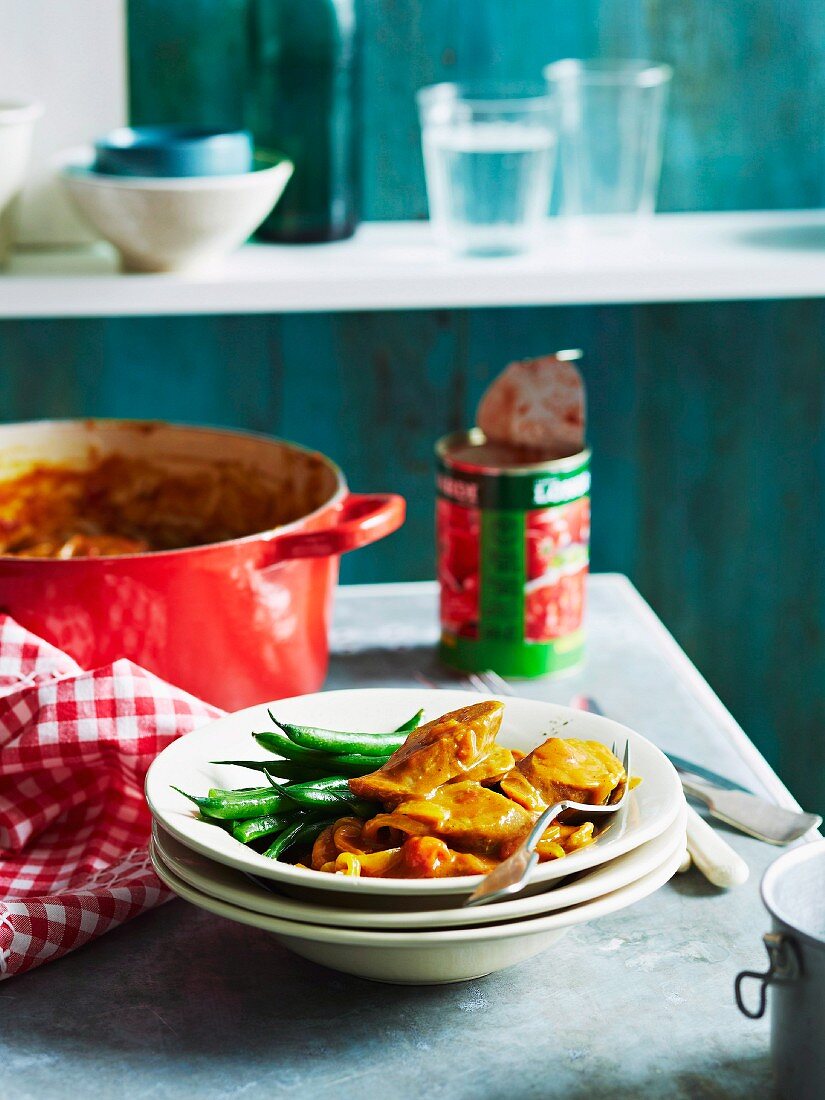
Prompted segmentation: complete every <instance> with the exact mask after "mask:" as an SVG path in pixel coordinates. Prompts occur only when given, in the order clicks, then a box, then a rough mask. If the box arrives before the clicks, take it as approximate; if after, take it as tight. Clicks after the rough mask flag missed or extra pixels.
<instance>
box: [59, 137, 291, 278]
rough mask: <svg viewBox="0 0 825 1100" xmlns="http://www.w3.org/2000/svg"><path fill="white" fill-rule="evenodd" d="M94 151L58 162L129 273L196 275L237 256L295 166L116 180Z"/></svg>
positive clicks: (74, 195) (287, 163)
mask: <svg viewBox="0 0 825 1100" xmlns="http://www.w3.org/2000/svg"><path fill="white" fill-rule="evenodd" d="M93 163H94V150H93V149H92V148H91V147H82V148H79V149H72V150H69V151H68V152H66V153H64V154H62V156H61V158H60V179H61V180H62V182H63V186H64V187H65V188H66V190H67V191H68V193H69V195H70V196H71V198H72V201H73V202H74V204H75V206H76V207H77V209H78V210H79V212H80V214H81V215H82V216H83V217H84V218H85V220H86V221H87V222H88V223H89V225H90V226H91V227H92V229H94V230H95V231H96V232H97V233H99V234H100V236H101V237H103V238H104V239H105V240H107V241H109V242H110V243H111V244H113V245H114V246H115V248H117V249H118V251H119V252H120V255H121V259H122V263H123V268H124V270H126V271H146V272H148V271H193V270H201V269H205V268H209V267H211V266H212V265H214V264H215V263H216V262H217V261H219V260H221V259H223V257H224V256H226V255H227V254H228V253H230V252H232V251H234V249H236V248H237V247H238V246H239V245H241V244H243V242H244V241H245V240H246V239H247V238H248V237H249V235H250V234H251V233H252V232H253V231H254V230H255V229H256V228H257V227H258V226H259V225H260V224H261V222H262V221H263V220H264V218H265V217H266V216H267V214H268V213H269V212H270V210H271V209H272V208H273V206H274V205H275V203H276V202H277V201H278V199H279V198H280V197H281V194H282V193H283V190H284V188H285V187H286V185H287V183H288V182H289V178H290V176H291V175H292V164H291V162H290V161H288V160H280V161H278V162H277V163H275V164H271V165H265V166H262V167H256V168H255V169H254V170H253V171H251V172H244V173H242V174H240V175H235V176H180V177H148V176H111V175H105V174H103V173H100V172H95V171H94V170H93V168H92V164H93Z"/></svg>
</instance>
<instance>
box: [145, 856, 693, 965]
mask: <svg viewBox="0 0 825 1100" xmlns="http://www.w3.org/2000/svg"><path fill="white" fill-rule="evenodd" d="M150 851H151V854H152V862H153V864H154V866H155V870H156V871H157V873H158V875H159V877H160V878H161V879H162V880H163V882H165V883H166V885H167V886H169V888H170V889H172V890H173V891H174V892H175V893H176V894H178V895H179V896H180V897H182V898H184V899H185V900H186V901H189V902H191V903H192V904H193V905H196V906H198V907H199V908H201V909H205V910H206V911H207V912H209V913H214V914H215V915H216V916H219V917H225V918H226V919H227V920H232V921H236V922H238V923H239V924H246V925H249V926H251V927H253V928H259V929H262V930H263V931H266V932H271V933H272V934H273V935H274V936H275V937H276V939H277V940H278V941H279V942H280V943H281V944H283V946H284V947H286V948H288V949H289V950H290V951H293V952H294V953H295V954H296V955H301V956H302V957H303V958H305V959H310V960H311V961H312V962H316V963H320V964H321V965H322V966H327V967H329V968H330V969H332V970H340V971H342V972H343V973H345V974H355V975H357V976H358V977H361V978H370V979H372V980H373V981H379V982H391V983H394V984H400V985H441V984H445V983H448V982H462V981H468V980H470V979H471V978H480V977H483V976H484V975H485V974H492V973H493V972H494V971H496V970H504V969H506V968H507V967H509V966H515V965H516V963H520V962H523V961H524V960H525V959H529V958H532V957H533V956H534V955H538V954H540V953H541V952H542V951H545V950H547V948H549V947H551V946H552V945H553V944H554V943H555V941H556V940H558V939H559V938H560V937H561V936H562V935H563V934H564V932H565V931H566V930H567V929H568V928H570V927H572V926H573V925H576V924H584V923H587V922H588V921H592V920H595V919H596V918H598V917H602V916H606V915H607V914H609V913H615V912H617V911H618V910H620V909H624V908H626V907H627V906H629V905H634V904H636V903H637V902H639V901H641V900H642V899H643V898H645V897H647V896H648V895H650V894H652V893H654V892H655V891H656V890H658V889H659V888H660V887H662V886H664V884H665V883H666V882H667V881H668V880H669V879H670V878H671V877H672V876H673V874H674V873H675V871H676V868H677V867H678V865H679V863H680V861H681V858H682V850H681V847H679V848H678V849H677V850H675V851H674V853H673V854H672V855H671V856H669V857H668V858H667V859H666V860H663V862H662V863H661V864H660V865H659V866H658V867H656V868H654V869H653V870H651V871H649V872H648V873H647V874H646V875H643V876H642V877H641V878H639V879H637V880H636V881H635V882H632V883H630V884H629V885H627V886H624V887H622V888H620V889H618V890H614V891H613V892H612V893H609V894H605V895H603V896H602V897H600V898H597V899H595V900H593V901H591V902H586V903H584V904H582V905H576V906H573V907H571V908H569V909H562V910H560V911H559V912H555V913H549V914H546V915H543V916H537V917H532V918H527V919H524V920H514V921H505V922H503V923H498V924H485V925H481V926H478V927H475V928H449V929H440V930H437V931H421V930H413V931H395V932H385V931H376V930H374V929H353V928H333V927H329V926H324V925H318V924H306V923H302V922H300V921H290V920H283V919H281V918H278V917H269V916H264V915H263V914H261V913H254V912H252V911H251V910H250V909H242V908H241V907H240V906H236V905H232V904H230V903H229V902H225V901H220V900H219V899H217V898H214V897H212V896H211V895H209V894H205V893H202V892H201V891H200V890H196V889H195V887H193V886H190V885H188V884H187V883H186V882H184V881H183V879H181V878H180V877H179V876H178V875H176V874H175V873H174V871H172V870H171V868H170V867H169V866H168V865H167V864H166V863H165V862H164V860H163V858H162V856H161V855H160V853H159V852H158V851H157V849H156V848H155V845H154V843H152V844H151V846H150Z"/></svg>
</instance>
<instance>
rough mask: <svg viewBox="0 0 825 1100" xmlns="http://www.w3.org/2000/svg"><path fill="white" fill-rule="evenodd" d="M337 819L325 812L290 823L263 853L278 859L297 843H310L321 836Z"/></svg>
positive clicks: (269, 857) (268, 857)
mask: <svg viewBox="0 0 825 1100" xmlns="http://www.w3.org/2000/svg"><path fill="white" fill-rule="evenodd" d="M335 820H336V819H335V818H334V817H330V816H329V814H324V815H323V816H322V817H320V818H319V817H318V816H316V815H313V816H312V817H311V818H307V819H304V820H303V821H296V822H295V823H294V824H293V825H288V826H287V827H286V829H284V831H283V832H282V833H280V834H279V835H278V836H277V837H276V838H275V840H274V841H273V842H272V844H270V846H269V847H268V848H267V849H266V851H265V852H264V853H263V854H264V855H265V856H266V857H267V859H277V858H278V857H279V856H280V855H281V853H282V852H285V851H286V849H287V848H292V847H294V846H295V845H297V844H309V843H310V841H314V840H315V839H316V838H317V837H319V836H320V835H321V833H322V832H323V831H324V829H326V827H327V826H328V825H332V824H333V822H334V821H335Z"/></svg>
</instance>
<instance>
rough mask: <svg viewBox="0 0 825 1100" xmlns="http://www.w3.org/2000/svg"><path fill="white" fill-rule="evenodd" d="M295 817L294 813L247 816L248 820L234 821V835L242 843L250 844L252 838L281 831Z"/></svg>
mask: <svg viewBox="0 0 825 1100" xmlns="http://www.w3.org/2000/svg"><path fill="white" fill-rule="evenodd" d="M294 817H295V814H294V813H283V814H264V815H263V816H262V817H250V818H247V820H246V821H235V822H233V823H232V835H233V836H234V838H235V839H236V840H239V841H240V842H241V844H249V842H250V841H251V840H259V839H260V838H261V837H265V836H270V835H271V834H272V833H277V832H280V831H281V830H282V829H283V828H284V826H285V825H288V824H289V823H290V822H291V821H292V820H293V819H294Z"/></svg>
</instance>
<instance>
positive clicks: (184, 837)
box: [146, 689, 686, 984]
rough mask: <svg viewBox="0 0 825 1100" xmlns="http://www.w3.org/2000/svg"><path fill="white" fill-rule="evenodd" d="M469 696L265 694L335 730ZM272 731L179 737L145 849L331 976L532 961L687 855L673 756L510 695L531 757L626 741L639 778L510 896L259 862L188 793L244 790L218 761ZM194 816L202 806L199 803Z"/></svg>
mask: <svg viewBox="0 0 825 1100" xmlns="http://www.w3.org/2000/svg"><path fill="white" fill-rule="evenodd" d="M478 698H479V697H478V696H477V695H474V694H472V693H468V692H460V691H427V690H423V689H421V690H419V689H414V690H409V689H357V690H352V691H336V692H324V693H320V694H317V695H305V696H302V697H300V698H296V699H287V700H280V701H278V702H277V703H272V704H270V706H271V707H272V708H273V711H274V713H275V715H276V716H277V717H278V719H279V720H283V721H285V722H294V723H300V724H305V725H315V726H321V727H326V728H329V729H353V730H354V729H358V730H364V731H376V732H377V731H384V730H387V729H392V728H395V727H396V726H398V725H399V724H400V723H401V722H402V721H404V719H406V718H408V717H409V715H410V714H412V713H414V712H415V711H416V710H417V709H418V708H419V707H423V708H424V721H428V720H430V719H432V718H436V717H438V716H439V715H441V714H443V713H445V712H446V711H449V710H454V709H456V708H457V707H460V706H467V705H469V704H470V703H473V702H478ZM269 728H271V721H270V719H269V717H268V715H267V712H266V706H263V705H262V706H259V707H251V708H249V709H248V710H244V711H240V712H238V713H237V714H232V715H229V716H228V717H226V718H222V719H220V720H218V721H216V722H214V723H212V724H210V725H208V726H205V727H203V728H202V729H200V730H197V731H195V732H194V733H191V734H189V735H188V736H186V737H183V738H181V739H180V740H179V741H176V742H174V743H173V744H172V745H170V746H169V747H168V748H167V749H166V750H164V752H162V753H161V754H160V756H158V758H157V759H156V760H155V762H154V764H153V765H152V767H151V768H150V770H149V774H148V776H147V779H146V796H147V800H148V802H149V806H150V808H151V811H152V814H153V817H154V831H153V837H152V858H153V861H154V864H155V868H156V870H157V872H158V875H159V876H160V877H161V879H163V881H164V882H165V883H166V884H167V885H168V886H169V887H171V889H172V890H174V891H175V893H177V894H179V895H180V896H181V897H182V898H185V899H186V900H187V901H190V902H192V903H193V904H194V905H197V906H199V907H200V908H202V909H206V910H208V911H209V912H211V913H215V914H217V915H218V916H221V917H226V918H227V919H228V920H234V921H238V922H239V923H241V924H247V925H251V926H252V927H254V928H260V929H263V930H265V931H267V932H271V933H272V934H273V935H274V936H275V937H276V938H277V939H278V940H279V941H280V942H281V943H282V944H283V945H284V946H285V947H287V948H289V949H290V950H291V951H294V952H295V953H296V954H298V955H302V956H303V957H304V958H307V959H311V960H313V961H314V962H317V963H321V964H323V965H324V966H328V967H331V968H332V969H335V970H341V971H344V972H346V973H350V974H357V975H359V976H361V977H364V978H372V979H374V980H377V981H385V982H399V983H410V984H433V983H441V982H455V981H463V980H467V979H469V978H475V977H480V976H481V975H484V974H489V973H491V972H492V971H495V970H502V969H504V968H505V967H507V966H512V965H514V964H515V963H518V962H521V961H522V960H524V959H527V958H530V957H531V956H533V955H537V954H538V953H539V952H542V951H544V950H545V949H547V948H548V947H550V945H551V944H553V943H554V942H555V941H556V940H557V939H558V938H559V937H560V936H562V935H563V933H564V932H565V931H566V929H568V928H570V927H572V926H573V925H576V924H583V923H586V922H588V921H592V920H595V919H597V918H598V917H601V916H604V915H606V914H608V913H615V912H616V911H617V910H619V909H624V908H626V907H627V906H629V905H634V904H636V903H637V902H640V901H642V899H644V898H646V897H648V896H649V895H650V894H652V893H653V892H654V891H656V890H658V889H659V888H660V887H661V886H663V885H664V884H665V883H666V882H667V881H668V880H669V879H670V878H671V876H672V875H673V874H674V872H675V870H676V868H677V867H678V865H679V863H680V862H681V859H682V855H683V853H684V849H685V820H686V807H685V800H684V796H683V794H682V788H681V784H680V782H679V779H678V776H677V775H676V772H675V771H674V769H673V767H672V765H671V764H670V763H669V761H668V760H667V759H666V757H665V756H664V755H663V754H662V753H661V752H660V751H659V749H657V748H656V747H655V746H654V745H652V744H651V743H650V742H649V741H647V740H646V739H645V738H643V737H641V736H640V735H639V734H637V733H634V732H633V731H632V730H629V729H627V728H626V727H624V726H621V725H619V724H618V723H616V722H612V721H610V720H609V719H607V718H602V717H600V716H598V715H594V714H588V713H584V712H581V711H576V710H571V709H569V708H567V707H560V706H554V705H552V704H549V703H543V702H538V701H534V700H528V699H517V698H511V699H508V700H506V701H505V712H504V720H503V723H502V728H501V732H500V733H499V737H498V740H499V742H500V743H501V744H503V745H507V746H509V747H511V748H516V749H521V750H523V751H525V752H527V751H529V750H530V749H532V748H534V747H535V746H536V745H538V744H539V743H540V742H541V741H542V740H543V739H544V738H545V737H548V736H560V737H575V738H582V739H584V740H594V741H601V742H603V743H604V744H607V745H612V744H613V743H614V742H615V743H616V744H618V745H619V746H622V745H623V744H624V742H625V740H626V739H627V740H629V741H630V749H631V770H632V774H633V775H634V776H636V777H637V778H638V779H639V780H641V782H640V783H639V785H638V786H637V787H636V788H635V789H634V790H633V791H632V793H631V795H630V799H629V802H628V804H627V806H626V808H625V809H623V810H621V811H620V812H619V813H617V814H616V815H615V817H611V818H610V819H608V823H607V825H606V827H605V828H604V829H603V831H602V832H601V833H600V835H599V837H598V839H597V841H596V842H595V843H594V844H592V845H590V846H589V847H586V848H582V849H580V850H579V851H577V852H574V853H572V854H570V855H568V856H565V857H564V858H563V859H558V860H553V861H551V862H548V863H542V864H540V865H539V867H538V868H537V869H536V871H535V872H534V874H533V877H532V879H531V881H530V884H529V886H528V887H527V889H525V890H524V891H523V892H522V893H521V894H519V895H517V896H515V897H513V898H512V900H507V901H500V902H495V903H492V904H489V905H485V906H481V907H477V908H464V907H463V903H464V901H465V900H466V898H467V896H468V895H469V893H470V892H471V891H472V890H473V889H474V887H475V886H476V885H478V883H479V882H480V881H481V879H480V877H479V876H464V877H460V878H442V879H375V878H351V877H347V876H344V875H332V874H324V873H321V872H319V871H312V870H308V869H305V868H301V867H294V866H292V865H291V864H289V863H281V862H278V861H274V860H270V859H266V858H265V857H264V856H262V855H260V854H259V853H258V852H256V851H254V850H253V849H251V848H249V847H245V846H244V845H242V844H240V843H239V842H238V841H236V840H235V839H234V838H233V837H232V836H231V834H230V833H228V832H226V831H224V830H223V829H221V828H219V827H216V826H215V825H213V824H210V823H209V822H207V821H203V820H201V819H200V817H199V816H198V814H197V811H194V807H193V806H192V803H191V802H189V801H187V799H186V798H184V797H183V796H182V795H180V794H178V793H177V792H176V791H175V790H173V787H180V788H182V789H183V790H186V791H188V792H190V793H193V794H205V793H206V791H207V790H208V789H209V788H210V787H241V786H244V785H249V779H248V776H249V775H250V774H252V773H249V772H243V771H241V770H240V769H238V768H236V767H229V766H226V765H222V764H212V763H210V761H214V760H231V759H253V758H265V757H266V754H265V753H264V752H263V750H261V749H259V748H258V747H257V744H256V742H254V741H253V740H252V738H251V736H250V733H251V731H253V730H266V729H269ZM193 811H194V812H193Z"/></svg>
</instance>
